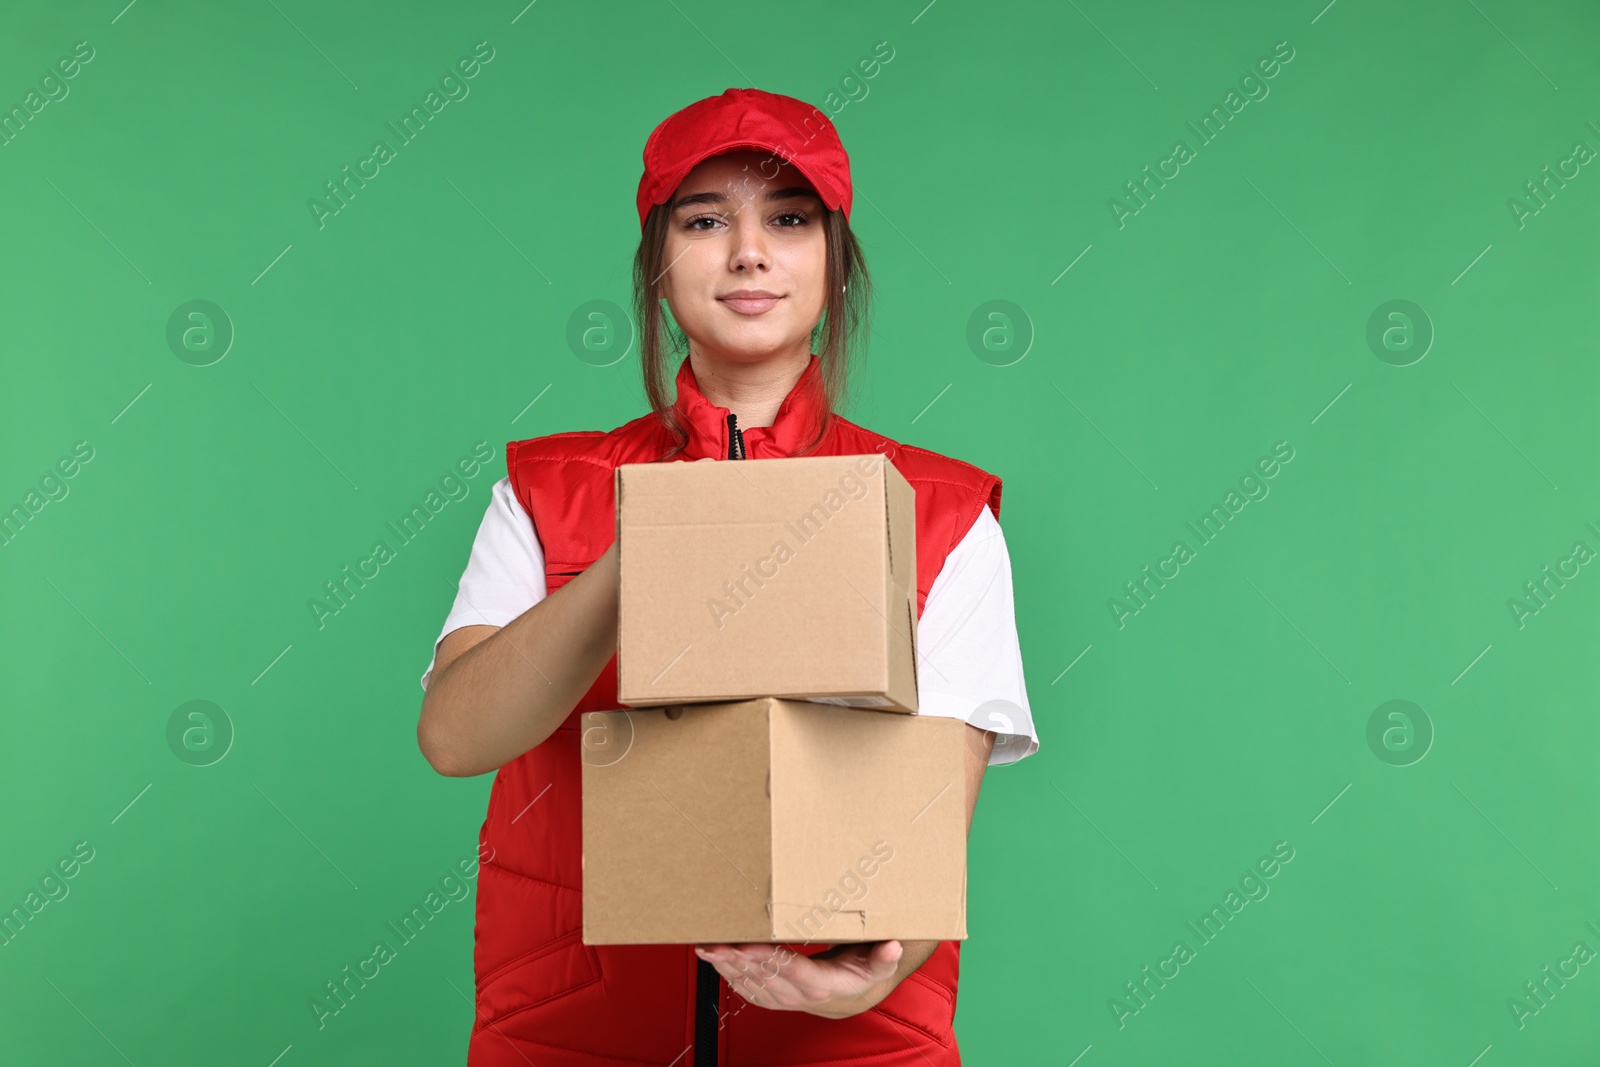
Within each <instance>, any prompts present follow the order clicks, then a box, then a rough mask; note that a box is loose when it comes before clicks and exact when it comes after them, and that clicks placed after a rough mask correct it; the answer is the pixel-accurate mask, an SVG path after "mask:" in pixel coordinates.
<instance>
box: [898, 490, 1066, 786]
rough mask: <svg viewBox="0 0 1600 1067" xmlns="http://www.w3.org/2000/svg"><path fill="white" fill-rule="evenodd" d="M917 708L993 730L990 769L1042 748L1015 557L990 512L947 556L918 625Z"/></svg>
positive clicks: (985, 510) (982, 516) (980, 514)
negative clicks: (1017, 600)
mask: <svg viewBox="0 0 1600 1067" xmlns="http://www.w3.org/2000/svg"><path fill="white" fill-rule="evenodd" d="M917 687H918V688H917V705H918V713H919V714H922V715H946V716H950V717H951V718H956V719H963V720H965V721H966V722H967V723H968V724H970V725H972V726H976V727H977V728H979V729H980V730H993V731H994V732H995V741H994V751H993V752H992V753H991V754H990V756H989V766H991V767H993V766H995V765H997V764H1002V763H1015V762H1016V761H1017V760H1020V759H1022V758H1024V757H1026V756H1031V755H1033V754H1034V753H1035V752H1037V751H1038V750H1039V734H1038V732H1037V731H1036V730H1035V729H1034V725H1033V712H1032V710H1031V709H1030V707H1029V705H1028V690H1027V686H1026V684H1025V683H1024V681H1023V676H1022V650H1021V647H1020V645H1019V643H1018V641H1017V619H1016V609H1015V606H1014V603H1013V598H1012V585H1011V555H1010V553H1009V552H1008V551H1007V549H1006V541H1005V536H1004V535H1003V534H1002V533H1001V531H1000V523H999V522H998V521H997V520H996V519H995V517H994V513H993V512H992V511H991V510H990V509H989V508H984V509H983V510H982V511H981V512H979V514H978V519H977V521H976V522H974V523H973V524H972V529H970V530H968V531H967V533H966V536H964V537H963V538H962V539H961V542H960V543H959V544H957V545H956V547H955V548H954V549H953V550H952V551H951V552H950V554H949V555H948V556H947V557H945V561H944V566H943V567H942V568H941V569H940V571H939V574H938V576H937V577H936V578H935V579H934V581H933V588H931V589H930V590H929V591H928V599H927V601H926V602H925V603H924V604H923V607H922V617H921V618H920V619H918V620H917Z"/></svg>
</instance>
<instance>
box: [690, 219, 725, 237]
mask: <svg viewBox="0 0 1600 1067" xmlns="http://www.w3.org/2000/svg"><path fill="white" fill-rule="evenodd" d="M721 221H722V220H721V219H720V218H718V217H717V216H716V215H696V216H695V217H694V218H692V219H690V220H689V221H687V222H685V223H684V224H683V228H684V229H686V230H692V231H694V232H695V233H705V232H706V231H707V230H709V229H710V228H711V227H709V226H700V225H697V224H698V223H701V222H715V223H720V222H721Z"/></svg>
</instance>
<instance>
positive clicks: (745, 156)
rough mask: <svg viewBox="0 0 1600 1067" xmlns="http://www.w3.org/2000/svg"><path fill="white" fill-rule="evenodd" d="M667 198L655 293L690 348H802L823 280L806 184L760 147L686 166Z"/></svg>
mask: <svg viewBox="0 0 1600 1067" xmlns="http://www.w3.org/2000/svg"><path fill="white" fill-rule="evenodd" d="M774 172H776V173H774ZM668 206H669V207H670V208H671V215H670V219H669V226H668V229H667V239H666V248H665V255H664V256H663V259H662V262H663V264H665V265H666V270H665V272H664V273H663V274H662V276H661V279H660V281H659V282H658V283H657V293H658V295H659V296H661V297H664V298H665V299H666V301H667V306H668V307H669V308H670V309H671V311H672V317H673V319H674V320H675V321H676V322H677V323H678V326H679V327H680V328H681V329H682V330H683V332H684V333H685V334H687V335H688V337H689V342H690V345H691V348H698V349H699V350H700V351H701V352H703V353H706V354H709V355H712V356H714V357H715V358H718V359H725V360H732V361H735V362H742V363H746V362H757V361H760V360H764V359H769V358H772V357H774V356H783V355H793V356H795V357H797V358H798V357H799V356H802V355H809V354H810V351H811V330H812V328H813V327H815V326H816V324H817V321H818V320H819V319H820V318H821V317H822V312H823V308H824V306H825V304H826V292H825V287H826V282H827V279H826V275H827V237H826V235H825V234H824V232H823V228H822V219H823V215H824V212H825V210H826V209H825V208H824V206H823V203H822V200H821V198H820V197H818V196H817V193H816V189H815V188H814V187H813V186H812V184H811V183H810V182H809V181H807V180H806V179H805V177H804V176H802V175H801V174H800V172H799V171H797V170H796V169H795V168H794V166H793V165H792V164H790V163H788V162H787V161H781V160H778V159H777V158H776V157H774V156H773V155H772V154H771V153H769V152H759V151H740V152H729V153H727V154H725V155H720V156H713V157H711V158H710V159H707V160H703V161H702V162H701V163H700V165H699V166H697V167H695V168H694V170H692V171H690V172H689V174H688V176H687V177H685V178H684V179H683V182H682V183H681V184H680V185H679V186H678V189H677V192H676V193H675V194H674V195H673V199H672V200H671V201H669V203H668ZM745 291H750V292H751V294H752V295H749V296H743V297H742V296H740V295H739V294H740V293H742V292H745ZM761 293H765V294H767V295H764V296H763V295H758V294H761Z"/></svg>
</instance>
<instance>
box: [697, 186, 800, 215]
mask: <svg viewBox="0 0 1600 1067" xmlns="http://www.w3.org/2000/svg"><path fill="white" fill-rule="evenodd" d="M803 196H808V197H811V198H812V199H814V200H817V201H821V199H822V197H820V196H818V195H817V193H816V191H815V190H813V189H807V188H805V187H804V186H799V185H796V186H791V187H790V188H788V189H774V190H772V191H771V192H769V193H768V194H767V199H768V200H793V199H795V198H797V197H803ZM727 201H728V198H727V197H726V196H724V195H723V194H721V193H716V192H707V193H694V194H692V195H690V196H686V197H684V198H683V199H681V200H677V201H674V202H673V205H672V210H673V211H677V210H678V209H679V208H681V207H689V206H692V205H694V204H725V203H727Z"/></svg>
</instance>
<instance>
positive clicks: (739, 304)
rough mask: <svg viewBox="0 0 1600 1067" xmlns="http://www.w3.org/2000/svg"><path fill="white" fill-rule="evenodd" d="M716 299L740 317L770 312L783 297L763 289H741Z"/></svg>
mask: <svg viewBox="0 0 1600 1067" xmlns="http://www.w3.org/2000/svg"><path fill="white" fill-rule="evenodd" d="M717 299H718V300H719V301H721V302H722V303H723V304H724V305H726V306H727V307H729V308H731V309H732V310H734V311H735V312H737V313H739V314H740V315H760V314H761V313H762V312H765V311H770V310H771V309H772V307H773V305H775V304H776V303H777V302H778V301H780V300H782V299H783V297H781V296H778V295H777V294H776V293H769V292H767V291H765V290H763V289H741V290H739V291H738V292H733V293H729V294H728V295H727V296H719V297H717Z"/></svg>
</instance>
